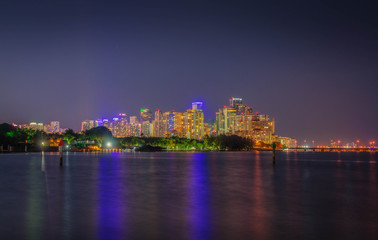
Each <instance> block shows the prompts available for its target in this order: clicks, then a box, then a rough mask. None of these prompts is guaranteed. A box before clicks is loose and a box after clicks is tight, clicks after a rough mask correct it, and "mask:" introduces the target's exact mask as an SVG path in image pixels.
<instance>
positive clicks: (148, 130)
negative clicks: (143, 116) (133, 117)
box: [141, 121, 153, 137]
mask: <svg viewBox="0 0 378 240" xmlns="http://www.w3.org/2000/svg"><path fill="white" fill-rule="evenodd" d="M141 125H142V129H141V136H142V137H152V131H153V125H152V123H150V122H149V121H144V122H142V123H141Z"/></svg>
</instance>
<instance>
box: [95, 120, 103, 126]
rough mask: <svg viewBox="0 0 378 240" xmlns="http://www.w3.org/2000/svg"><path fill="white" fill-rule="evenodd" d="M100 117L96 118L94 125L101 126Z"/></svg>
mask: <svg viewBox="0 0 378 240" xmlns="http://www.w3.org/2000/svg"><path fill="white" fill-rule="evenodd" d="M102 124H103V123H102V119H97V120H96V121H95V127H100V126H102Z"/></svg>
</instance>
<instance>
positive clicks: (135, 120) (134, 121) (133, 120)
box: [130, 116, 139, 124]
mask: <svg viewBox="0 0 378 240" xmlns="http://www.w3.org/2000/svg"><path fill="white" fill-rule="evenodd" d="M135 123H139V121H138V118H137V116H130V124H135Z"/></svg>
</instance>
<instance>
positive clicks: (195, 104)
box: [192, 102, 203, 111]
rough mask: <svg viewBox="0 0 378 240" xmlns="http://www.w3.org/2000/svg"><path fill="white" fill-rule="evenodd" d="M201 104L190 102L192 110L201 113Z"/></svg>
mask: <svg viewBox="0 0 378 240" xmlns="http://www.w3.org/2000/svg"><path fill="white" fill-rule="evenodd" d="M202 107H203V102H192V110H198V111H202Z"/></svg>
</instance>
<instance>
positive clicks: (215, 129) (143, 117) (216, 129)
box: [14, 97, 375, 147]
mask: <svg viewBox="0 0 378 240" xmlns="http://www.w3.org/2000/svg"><path fill="white" fill-rule="evenodd" d="M203 106H204V102H202V101H195V102H192V103H191V109H190V108H189V109H187V110H186V112H187V111H193V110H194V111H199V112H201V113H202V112H203ZM230 111H231V112H230ZM227 112H228V114H227ZM157 113H160V115H161V117H159V118H161V121H166V122H165V123H163V122H162V123H161V124H165V126H164V127H163V126H161V127H162V128H165V130H159V131H163V132H161V133H160V134H159V133H158V134H156V130H155V128H156V126H155V121H156V119H157V115H156V114H157ZM139 114H140V115H133V114H126V113H119V114H115V115H112V116H109V117H105V118H97V119H92V120H89V119H86V120H83V121H82V122H81V128H80V130H77V129H75V128H71V127H66V128H60V126H61V125H60V122H59V121H51V123H50V124H43V123H37V122H31V123H30V124H22V125H21V124H19V127H23V128H33V129H37V130H43V131H45V132H50V133H62V132H64V131H65V130H67V129H69V128H70V129H74V130H75V131H77V132H80V131H81V132H85V131H86V130H89V129H91V128H93V127H97V126H105V127H107V128H109V129H110V130H111V131H112V133H113V135H114V136H115V137H127V136H135V137H143V136H144V137H173V136H176V137H184V138H185V137H187V138H193V139H203V137H206V136H219V135H222V134H227V135H230V134H231V135H239V136H242V137H247V138H251V139H254V141H257V142H259V141H261V142H262V143H265V144H271V143H272V142H274V141H281V142H282V141H284V142H290V143H291V144H292V145H294V144H295V145H297V144H298V145H301V146H308V147H310V146H339V145H340V144H341V143H342V144H344V146H347V145H350V146H355V145H359V144H363V143H365V144H366V145H371V142H372V141H374V143H375V140H374V139H365V140H364V139H362V140H361V139H360V138H355V139H352V141H350V142H348V141H347V140H344V139H343V140H340V138H337V137H336V138H334V137H333V138H332V137H330V138H329V141H328V142H322V141H319V140H318V139H316V140H315V139H311V138H307V139H306V138H304V139H303V140H300V141H298V140H297V139H294V138H292V137H291V136H284V137H280V136H279V135H278V134H277V133H276V132H275V130H276V127H275V120H274V118H273V120H272V121H271V119H270V117H269V115H267V114H261V113H260V114H259V113H258V112H253V108H252V107H251V106H248V105H245V104H243V99H242V98H240V97H231V98H230V99H229V105H227V106H226V105H224V106H223V108H222V107H220V108H219V112H216V116H215V118H216V120H212V118H210V119H209V117H207V118H206V117H205V116H206V115H205V116H204V115H202V120H201V121H202V125H203V126H202V127H201V129H202V131H204V132H202V134H201V135H199V136H197V137H190V136H191V135H186V133H185V131H184V132H183V133H180V131H182V130H180V131H179V132H177V129H175V128H177V123H176V122H175V119H177V116H176V117H175V115H177V114H181V115H178V116H179V117H180V118H182V121H184V118H185V113H184V112H177V111H174V110H172V111H161V110H160V109H157V110H156V111H151V109H148V108H140V111H139ZM202 114H203V113H202ZM220 114H222V115H224V117H225V118H224V117H223V118H224V120H222V121H226V122H227V121H228V122H229V123H228V124H227V123H221V121H220V119H219V117H220ZM230 114H231V115H230ZM227 115H228V117H227ZM153 116H155V117H153ZM248 116H249V117H248ZM186 117H187V116H186ZM171 118H172V119H171ZM248 119H250V120H248ZM253 119H255V120H253ZM259 119H260V120H259ZM252 120H253V121H256V120H257V121H263V122H261V123H262V124H263V125H261V124H258V125H253V126H252V125H251V126H249V127H248V126H247V125H245V126H244V125H243V124H248V121H252ZM171 121H173V122H172V123H171ZM245 121H247V122H245ZM264 121H267V122H266V123H264ZM243 122H245V123H243ZM14 124H15V123H14ZM119 124H121V125H119ZM183 124H184V122H182V123H181V127H179V128H183V127H184V125H183ZM204 124H205V125H204ZM220 124H226V125H224V126H223V127H221V126H220ZM230 124H231V125H230ZM235 124H236V125H235ZM240 124H242V125H240ZM134 125H135V126H134ZM158 125H159V124H158ZM170 125H172V126H170ZM179 125H180V124H179ZM129 126H134V128H135V127H137V128H136V129H134V130H130V127H129ZM264 126H265V127H264ZM161 127H160V128H161ZM251 127H252V128H256V127H257V129H263V128H270V127H272V130H269V132H268V134H267V136H266V137H265V140H264V139H263V138H261V137H262V136H261V135H260V134H261V133H259V136H260V137H257V138H256V133H252V132H250V133H249V132H248V131H249V130H248V129H251ZM184 128H185V127H184ZM122 129H123V130H122ZM126 129H129V130H127V131H128V132H129V133H126V132H124V133H122V134H120V133H121V132H120V131H126ZM222 129H223V130H222ZM243 129H244V130H243ZM172 130H173V131H174V132H172ZM240 130H242V132H240ZM246 130H248V131H247V132H245V131H246ZM251 130H252V129H251ZM130 131H132V132H133V131H134V132H135V131H136V132H135V133H132V132H130ZM235 131H236V132H235ZM243 131H244V133H243ZM167 134H168V135H167ZM250 134H252V135H250ZM264 135H265V134H264ZM315 143H316V144H315ZM345 144H346V145H345Z"/></svg>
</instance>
